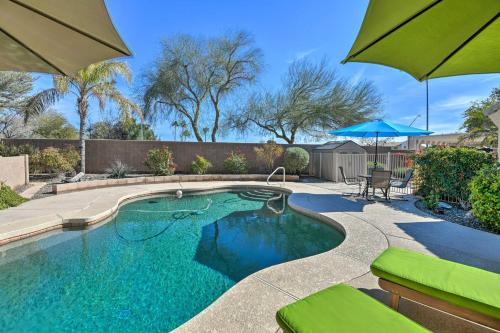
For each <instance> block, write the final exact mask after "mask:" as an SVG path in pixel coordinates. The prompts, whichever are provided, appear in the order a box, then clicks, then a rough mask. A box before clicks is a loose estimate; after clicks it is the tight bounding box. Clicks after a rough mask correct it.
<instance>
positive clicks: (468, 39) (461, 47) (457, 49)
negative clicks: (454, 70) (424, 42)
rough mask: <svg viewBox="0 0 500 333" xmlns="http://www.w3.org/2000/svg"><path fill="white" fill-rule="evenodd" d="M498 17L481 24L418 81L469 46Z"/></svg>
mask: <svg viewBox="0 0 500 333" xmlns="http://www.w3.org/2000/svg"><path fill="white" fill-rule="evenodd" d="M499 17H500V13H497V14H496V15H495V16H493V18H491V19H490V20H489V21H488V22H486V23H485V24H483V25H482V26H481V27H480V28H479V29H478V30H477V31H476V32H474V33H473V34H472V35H471V36H470V37H469V38H467V39H466V40H465V41H464V42H463V43H462V44H460V45H459V46H458V47H457V48H456V49H455V50H453V51H452V52H451V53H450V54H449V55H448V56H447V57H446V58H444V59H443V60H442V61H441V62H440V63H439V64H437V65H436V66H435V67H434V68H433V69H432V70H431V71H430V72H429V73H427V74H426V75H424V76H422V77H421V78H419V81H422V80H424V79H427V78H429V76H431V75H432V74H433V73H434V72H435V71H436V70H437V69H438V68H439V67H441V66H443V65H444V64H445V63H446V62H447V61H448V60H450V58H451V57H453V56H454V55H455V54H457V52H458V51H460V50H461V49H463V48H464V47H465V45H467V44H469V42H470V41H471V40H473V39H474V38H476V36H477V35H479V34H480V33H481V32H483V30H484V29H486V28H487V27H488V26H489V25H491V24H492V23H493V22H495V20H496V19H497V18H499Z"/></svg>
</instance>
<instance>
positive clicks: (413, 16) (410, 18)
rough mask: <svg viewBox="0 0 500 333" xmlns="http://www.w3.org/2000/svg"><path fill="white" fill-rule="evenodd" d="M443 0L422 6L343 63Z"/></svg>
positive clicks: (343, 61)
mask: <svg viewBox="0 0 500 333" xmlns="http://www.w3.org/2000/svg"><path fill="white" fill-rule="evenodd" d="M441 1H443V0H436V1H435V2H433V3H431V4H429V5H427V6H426V7H424V8H422V9H421V10H419V11H418V12H416V13H415V14H413V15H412V16H410V17H409V18H407V19H406V20H404V21H403V22H401V23H399V24H398V25H396V26H395V27H394V28H392V29H391V30H389V31H387V32H386V33H384V34H382V36H380V37H378V38H377V39H375V40H374V41H372V42H370V43H369V44H368V45H366V46H365V47H363V48H362V49H361V50H359V51H357V52H355V53H353V54H351V55H350V56H349V57H347V58H345V59H344V60H342V64H345V63H346V62H347V61H349V59H352V58H354V57H356V56H357V55H359V54H360V53H361V52H364V51H366V50H367V49H368V48H370V47H372V46H373V45H375V44H377V43H378V42H380V41H381V40H382V39H384V38H385V37H387V36H389V35H390V34H392V33H393V32H394V31H396V30H398V29H399V28H401V27H402V26H404V25H405V24H407V23H409V22H411V21H413V20H414V19H415V18H417V17H418V16H420V15H422V14H423V13H425V12H426V11H428V10H429V9H431V8H432V7H434V6H435V5H437V4H438V3H440V2H441Z"/></svg>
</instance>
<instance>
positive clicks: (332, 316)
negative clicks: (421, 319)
mask: <svg viewBox="0 0 500 333" xmlns="http://www.w3.org/2000/svg"><path fill="white" fill-rule="evenodd" d="M276 321H277V322H278V324H279V326H280V327H281V329H282V330H283V332H285V333H300V332H314V333H341V332H342V333H346V332H352V333H358V332H363V333H380V332H386V333H400V332H405V333H417V332H418V333H424V332H426V333H428V332H430V331H428V330H427V329H425V328H424V327H422V326H420V325H419V324H417V323H415V322H413V321H411V320H410V319H408V318H406V317H404V316H403V315H401V314H399V313H398V312H396V311H394V310H392V309H391V308H389V307H387V306H386V305H384V304H382V303H380V302H378V301H376V300H375V299H373V298H371V297H370V296H368V295H366V294H364V293H363V292H361V291H359V290H357V289H355V288H353V287H351V286H348V285H345V284H338V285H335V286H333V287H329V288H326V289H324V290H321V291H319V292H317V293H315V294H312V295H309V296H307V297H306V298H304V299H302V300H299V301H297V302H295V303H292V304H290V305H287V306H285V307H283V308H282V309H280V310H279V311H278V312H277V313H276Z"/></svg>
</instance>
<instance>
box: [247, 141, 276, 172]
mask: <svg viewBox="0 0 500 333" xmlns="http://www.w3.org/2000/svg"><path fill="white" fill-rule="evenodd" d="M254 150H255V155H257V161H259V162H263V163H264V165H265V166H266V171H272V170H273V169H274V162H275V161H276V159H277V158H279V157H280V156H281V155H283V147H281V146H280V145H277V144H276V143H275V142H272V141H271V142H268V143H266V144H265V145H263V146H262V147H255V148H254Z"/></svg>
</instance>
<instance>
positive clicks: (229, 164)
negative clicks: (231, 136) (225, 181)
mask: <svg viewBox="0 0 500 333" xmlns="http://www.w3.org/2000/svg"><path fill="white" fill-rule="evenodd" d="M224 169H225V170H226V171H227V172H228V173H235V174H243V173H247V172H248V163H247V158H246V157H245V155H244V154H240V153H235V152H234V151H232V152H231V153H230V154H229V156H228V157H227V158H226V159H225V160H224Z"/></svg>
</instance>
